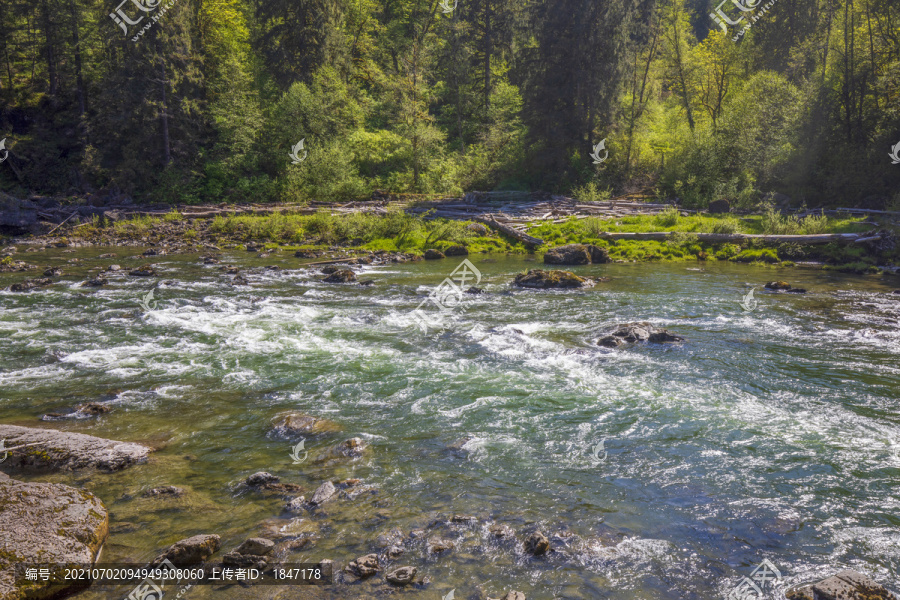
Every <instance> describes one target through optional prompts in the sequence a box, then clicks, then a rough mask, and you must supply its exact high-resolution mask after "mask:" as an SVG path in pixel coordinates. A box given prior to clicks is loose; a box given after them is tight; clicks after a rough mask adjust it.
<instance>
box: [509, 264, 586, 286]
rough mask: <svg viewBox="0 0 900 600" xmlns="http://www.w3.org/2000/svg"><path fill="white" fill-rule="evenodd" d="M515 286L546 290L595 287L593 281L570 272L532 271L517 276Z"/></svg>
mask: <svg viewBox="0 0 900 600" xmlns="http://www.w3.org/2000/svg"><path fill="white" fill-rule="evenodd" d="M513 284H514V285H517V286H519V287H524V288H532V289H540V290H545V289H569V288H580V287H587V286H591V285H593V281H591V280H590V279H585V278H584V277H579V276H578V275H575V274H574V273H570V272H568V271H544V270H542V269H531V270H530V271H528V272H527V273H519V274H518V275H516V278H515V280H514V281H513Z"/></svg>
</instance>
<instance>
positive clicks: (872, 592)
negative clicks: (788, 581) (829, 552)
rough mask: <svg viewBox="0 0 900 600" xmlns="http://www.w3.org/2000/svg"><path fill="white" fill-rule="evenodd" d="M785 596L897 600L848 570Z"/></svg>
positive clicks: (824, 599)
mask: <svg viewBox="0 0 900 600" xmlns="http://www.w3.org/2000/svg"><path fill="white" fill-rule="evenodd" d="M786 596H787V598H788V600H897V597H896V596H894V595H893V594H892V593H891V592H889V591H888V590H887V589H886V588H885V587H884V586H882V585H880V584H878V583H877V582H876V581H874V580H872V579H870V578H869V577H867V576H866V575H863V574H862V573H857V572H856V571H850V570H847V571H841V572H840V573H838V574H836V575H832V576H831V577H828V578H827V579H823V580H822V581H819V582H817V583H813V584H811V585H806V586H803V587H799V588H795V589H792V590H789V591H788V592H787V593H786Z"/></svg>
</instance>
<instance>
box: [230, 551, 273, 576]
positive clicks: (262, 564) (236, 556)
mask: <svg viewBox="0 0 900 600" xmlns="http://www.w3.org/2000/svg"><path fill="white" fill-rule="evenodd" d="M268 562H269V561H268V560H267V559H266V557H265V556H256V555H253V554H241V553H240V552H237V551H232V552H229V553H228V554H226V555H224V556H223V557H222V564H223V565H225V566H226V567H237V568H244V569H251V568H252V569H259V570H260V571H261V570H263V569H265V568H266V566H267V565H268Z"/></svg>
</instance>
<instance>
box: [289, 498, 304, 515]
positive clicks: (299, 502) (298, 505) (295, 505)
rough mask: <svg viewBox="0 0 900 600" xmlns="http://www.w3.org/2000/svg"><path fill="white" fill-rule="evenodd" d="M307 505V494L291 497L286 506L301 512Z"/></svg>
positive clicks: (293, 510)
mask: <svg viewBox="0 0 900 600" xmlns="http://www.w3.org/2000/svg"><path fill="white" fill-rule="evenodd" d="M306 507H307V504H306V496H297V497H296V498H291V499H290V500H289V501H288V503H287V506H286V507H285V508H286V509H287V510H289V511H290V512H301V511H303V510H304V509H305V508H306Z"/></svg>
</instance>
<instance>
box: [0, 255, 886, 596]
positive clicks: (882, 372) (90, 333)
mask: <svg viewBox="0 0 900 600" xmlns="http://www.w3.org/2000/svg"><path fill="white" fill-rule="evenodd" d="M102 251H104V250H100V249H79V250H77V251H76V252H74V253H72V252H69V253H63V251H61V250H52V251H44V252H42V253H40V254H26V255H24V258H25V259H26V260H28V261H29V262H40V264H42V266H47V265H62V266H63V268H64V271H65V275H64V276H63V277H62V278H61V283H59V284H56V285H54V286H52V287H49V288H44V289H41V290H37V291H33V292H30V293H13V292H9V291H6V290H7V289H8V286H9V285H10V284H11V283H13V282H15V281H20V280H21V279H22V278H23V275H22V274H7V275H3V276H0V288H2V289H3V291H0V356H2V364H0V415H2V422H4V423H9V424H18V425H26V426H31V427H53V428H58V429H63V430H67V431H77V432H81V433H88V434H92V435H96V436H100V437H105V438H112V439H118V440H126V441H137V442H142V443H146V444H148V445H152V446H154V447H155V448H158V450H157V451H156V452H154V453H153V454H152V455H151V460H150V461H149V462H148V463H146V464H143V465H137V466H133V467H131V468H128V469H125V470H123V471H120V472H117V473H112V474H105V473H86V472H76V473H55V474H40V475H21V474H20V475H16V476H18V477H20V478H21V479H25V480H34V481H54V482H60V483H66V484H69V485H74V486H78V487H83V488H85V489H87V490H89V491H91V492H93V493H94V494H96V495H97V496H99V497H100V498H101V499H102V501H103V502H104V504H105V505H106V507H107V508H108V510H109V513H110V525H111V530H112V533H111V535H110V537H109V540H108V541H107V544H106V547H105V549H104V554H103V561H104V562H139V561H146V560H149V559H152V558H153V557H154V556H156V555H157V554H158V553H159V552H160V550H161V549H164V548H165V547H167V546H168V545H169V544H172V543H173V542H175V541H177V540H179V539H182V538H185V537H188V536H190V535H194V534H198V533H216V534H219V535H221V536H222V549H221V550H220V551H219V554H218V555H217V556H221V554H223V553H225V552H227V551H228V550H230V549H232V548H234V547H235V546H236V545H238V544H239V543H240V542H241V541H243V540H244V539H246V538H248V537H252V536H263V537H270V538H272V539H275V540H276V541H280V540H282V539H290V538H294V539H298V538H304V537H306V538H309V539H310V542H309V543H308V544H307V545H305V546H303V547H298V548H295V549H294V550H293V551H290V552H289V553H288V555H287V559H289V560H290V561H291V562H303V561H306V562H315V561H319V560H322V559H332V560H334V561H335V563H336V564H337V565H338V566H342V565H345V564H346V563H347V562H348V561H350V560H352V559H354V558H356V557H358V556H361V555H364V554H368V553H370V552H378V551H379V548H380V546H382V545H384V544H385V541H384V540H385V539H387V537H389V533H390V532H391V531H392V530H394V529H395V528H397V529H399V530H400V531H401V532H402V535H403V536H404V537H406V536H407V534H408V533H409V532H410V531H411V530H414V529H423V528H428V527H429V526H431V528H432V529H429V534H428V535H431V532H432V531H434V532H437V533H438V534H439V535H440V536H441V537H443V538H447V539H450V540H452V541H454V542H455V544H456V547H455V548H454V549H453V550H451V551H449V552H445V553H443V554H441V555H439V556H432V555H428V554H427V552H426V550H425V548H424V546H423V545H422V544H421V543H416V542H415V541H409V540H408V539H407V541H406V546H407V551H406V553H405V554H404V555H403V556H402V557H400V558H399V559H398V560H397V561H396V562H395V563H393V564H394V566H399V565H411V566H415V567H418V569H419V577H420V578H421V577H427V578H428V580H429V581H430V583H428V585H427V586H423V587H424V589H423V588H414V589H413V588H407V589H403V590H398V589H395V588H392V587H391V586H388V585H387V584H386V583H385V582H384V580H383V577H380V576H379V577H375V578H372V579H369V580H366V581H364V582H362V583H357V584H352V585H351V584H347V585H341V586H332V587H326V588H311V587H305V586H304V587H300V586H297V587H275V586H267V587H260V586H256V587H252V588H247V587H241V586H236V585H232V586H229V587H194V588H192V589H190V590H188V591H187V592H186V594H185V596H183V597H189V598H213V597H215V598H227V599H232V598H234V599H238V598H241V599H242V598H285V599H287V598H374V597H382V596H386V595H394V596H398V597H410V598H422V599H428V600H438V599H439V598H442V597H445V596H446V595H447V594H448V593H449V592H450V591H451V590H455V597H456V598H458V599H468V598H479V597H481V596H479V594H484V595H485V596H487V597H492V598H496V597H502V596H503V595H504V594H505V593H506V591H508V590H511V589H515V590H520V591H522V592H524V593H525V595H526V597H527V598H528V600H549V599H554V598H571V599H587V598H610V599H640V600H649V599H660V600H663V599H665V600H670V599H671V600H676V599H678V600H684V599H701V598H702V599H707V598H710V599H711V598H724V597H725V596H726V595H727V594H728V593H729V591H730V590H731V589H732V588H734V586H735V585H737V584H738V582H739V581H740V580H741V578H742V577H745V576H748V575H749V574H750V573H751V572H752V571H753V569H754V568H755V566H756V565H757V564H759V563H760V562H761V561H762V560H763V559H768V560H769V561H770V562H771V563H772V564H773V565H775V566H777V568H778V569H779V571H780V572H781V574H782V578H783V580H782V582H781V583H780V584H779V585H777V586H775V585H771V586H769V587H767V588H766V590H765V591H766V594H767V595H766V597H767V598H780V597H782V596H781V595H780V594H781V593H782V592H783V590H784V589H785V588H787V587H789V586H791V585H794V584H797V583H802V582H808V581H811V580H815V579H817V578H821V577H825V576H828V575H830V574H833V573H834V572H836V571H838V570H840V569H842V568H853V569H856V570H859V571H863V572H866V573H868V574H870V575H871V576H873V577H874V578H875V579H877V580H879V581H880V582H881V583H882V584H885V585H887V586H888V587H889V588H893V589H897V588H900V585H898V583H897V582H898V581H900V326H898V322H900V296H898V295H894V294H891V293H890V292H891V291H892V290H893V288H895V287H900V285H898V280H897V279H896V278H893V282H891V280H890V279H891V278H887V280H882V279H881V278H875V277H860V276H850V275H840V274H835V273H829V272H822V271H813V270H807V269H800V268H794V269H785V270H782V269H775V268H756V267H746V266H740V265H732V264H724V263H709V264H704V263H691V264H615V265H591V266H584V267H573V268H572V270H573V271H575V272H576V273H578V274H581V275H589V276H600V275H602V276H604V277H608V278H609V281H606V282H602V283H598V284H597V286H596V287H593V288H589V289H585V290H577V291H531V290H516V289H512V288H510V286H509V282H510V281H511V280H512V278H513V277H514V275H515V274H516V273H518V272H521V271H522V270H524V269H527V268H534V267H535V266H539V265H538V264H537V263H535V262H533V261H529V260H528V259H527V258H524V257H507V256H491V257H489V256H473V257H470V258H471V261H472V262H473V263H474V264H475V266H476V267H477V268H478V269H479V271H480V272H481V275H482V280H481V283H480V284H479V285H480V287H483V288H484V289H485V293H484V294H480V295H467V296H466V298H465V300H464V301H463V304H462V305H461V307H460V308H459V309H458V310H456V311H455V312H454V316H453V317H452V318H451V319H450V320H449V322H448V325H449V327H448V329H447V330H445V331H443V332H440V333H438V332H433V331H432V332H427V333H426V332H423V331H421V330H420V329H418V328H416V327H415V320H414V319H413V317H412V315H411V311H412V310H413V309H414V308H415V307H416V306H417V305H418V304H419V302H421V300H423V299H424V298H425V295H426V294H427V293H428V292H429V291H430V290H431V289H433V287H434V286H436V285H438V284H439V283H441V281H442V280H443V279H444V277H446V276H448V275H449V274H450V271H452V270H453V268H454V267H455V266H456V265H457V264H458V262H459V259H454V258H448V259H447V260H442V261H428V262H419V263H413V264H398V265H390V266H379V267H367V268H365V269H364V272H363V274H361V278H363V279H373V280H375V282H376V284H375V285H372V286H359V285H334V284H326V283H322V282H321V281H320V279H321V277H322V276H321V275H320V274H319V273H318V271H317V270H314V269H312V268H309V269H305V268H302V267H301V262H300V260H299V259H295V258H293V257H288V256H286V255H278V254H276V255H273V257H271V258H266V259H263V258H256V257H253V256H252V255H247V253H243V252H237V251H235V252H233V253H232V254H231V255H226V256H225V257H224V258H223V261H222V263H223V264H225V263H226V262H227V263H230V264H237V265H240V266H242V267H245V271H244V273H245V275H246V276H247V278H248V279H249V282H250V286H234V285H232V283H231V279H232V278H231V276H227V275H225V274H223V273H222V271H221V270H220V268H219V267H220V265H203V264H202V263H201V261H199V260H198V258H199V257H198V256H196V255H194V256H191V255H179V256H160V257H152V258H149V259H146V262H153V263H154V264H156V265H158V270H159V271H160V277H159V278H158V279H147V278H137V277H128V276H125V275H122V276H118V277H111V279H110V284H109V285H108V286H106V287H104V288H101V289H98V290H94V289H92V288H82V287H79V284H80V282H81V281H83V280H84V279H85V278H86V277H87V274H88V272H89V270H91V269H96V268H97V267H105V266H106V265H107V264H109V263H111V262H118V263H120V264H122V265H123V267H125V269H126V270H127V269H128V268H133V267H134V266H135V265H139V264H141V263H142V262H145V261H142V260H138V259H135V258H133V257H128V256H127V255H129V254H136V253H138V252H139V250H138V249H131V250H124V251H123V250H121V249H120V250H118V254H119V256H118V258H116V259H114V260H112V259H104V260H101V259H98V258H97V257H98V255H99V254H100V253H101V252H102ZM72 258H79V262H75V263H70V262H68V261H70V260H71V259H72ZM266 265H278V266H280V267H282V270H279V271H275V270H266V269H264V268H263V267H264V266H266ZM32 276H33V275H32ZM773 279H785V280H788V281H790V282H791V283H792V284H794V285H795V286H798V287H805V288H807V289H809V293H808V294H806V295H800V294H774V293H764V292H762V291H761V286H762V284H763V283H765V282H766V281H768V280H773ZM891 283H893V285H890V284H891ZM752 286H757V287H756V299H757V300H758V306H757V307H756V309H755V310H753V311H745V310H743V309H742V308H741V306H740V305H739V302H740V301H741V299H742V296H743V295H744V294H746V293H747V292H748V291H749V290H750V289H751V287H752ZM151 288H153V289H154V296H153V299H152V301H149V303H148V306H147V307H146V308H149V309H150V310H146V309H145V308H143V307H142V306H141V304H140V302H141V300H142V299H145V296H146V294H147V292H148V291H150V289H151ZM641 320H646V321H651V322H653V323H654V324H655V325H657V326H662V327H666V328H668V329H669V330H670V331H672V332H674V333H677V334H679V335H682V336H684V337H686V338H687V341H686V342H684V343H680V344H655V345H654V344H650V345H636V346H633V347H626V348H620V349H615V350H611V349H605V348H600V347H598V346H597V345H596V340H597V339H598V338H599V337H600V336H601V335H602V334H604V333H605V332H607V331H609V330H610V329H611V328H612V327H614V326H615V325H616V324H617V323H623V322H629V321H641ZM87 401H92V402H98V401H99V402H104V403H107V404H108V405H109V406H110V407H111V408H112V411H111V412H109V413H107V414H104V415H102V416H100V417H95V418H90V419H81V420H64V421H54V422H42V421H40V420H39V419H40V417H41V415H43V414H45V413H49V412H62V411H65V410H68V409H70V408H71V407H72V406H74V405H76V404H79V403H82V402H87ZM285 411H299V412H303V413H307V414H311V415H315V416H318V417H324V418H327V419H330V420H332V421H335V422H336V423H338V424H340V426H341V427H342V428H343V431H342V432H341V433H338V434H333V435H326V436H323V437H320V438H315V439H312V438H310V439H309V440H307V441H306V450H308V451H309V452H310V454H311V455H312V454H314V453H315V452H316V451H317V450H318V449H320V448H324V447H325V446H328V445H332V444H335V443H337V442H340V441H342V440H344V439H347V438H349V437H354V436H355V437H359V438H361V439H363V440H364V441H365V442H366V443H367V444H368V449H367V451H366V453H365V454H364V456H363V457H361V458H357V459H355V460H348V461H341V462H338V463H336V464H319V463H314V462H313V461H307V462H304V463H303V464H300V465H295V464H292V463H293V461H292V459H291V456H290V452H291V447H292V445H293V444H294V443H295V442H296V441H297V440H296V439H293V440H287V439H283V438H279V437H277V436H275V435H272V432H271V422H272V419H273V418H275V417H276V416H277V415H279V414H281V413H284V412H285ZM466 436H469V439H468V441H466V442H465V445H464V446H463V447H462V449H459V450H456V451H454V450H451V449H448V446H450V445H452V444H453V443H454V442H457V441H459V440H461V439H465V437H466ZM601 443H602V446H600V444H601ZM257 471H268V472H271V473H273V474H275V475H278V476H280V477H281V480H282V482H289V483H297V484H300V485H302V486H303V488H304V492H305V495H306V497H307V498H308V497H309V496H310V494H311V493H312V491H313V490H315V489H316V487H317V486H318V485H319V484H320V483H321V482H322V481H324V480H328V479H330V480H340V479H346V478H359V479H361V480H362V481H363V483H364V484H365V485H368V486H372V488H373V489H372V490H371V491H370V492H369V493H365V494H361V495H359V496H358V497H356V498H355V499H352V500H350V499H340V500H335V501H333V502H331V503H329V504H327V505H325V507H324V508H323V510H322V511H319V512H317V513H307V512H301V513H288V512H285V510H284V507H285V500H284V499H283V498H281V497H278V496H272V495H268V496H267V495H262V494H260V493H258V492H255V491H253V490H250V489H248V488H247V487H246V486H244V485H242V482H243V481H244V479H246V477H247V476H248V475H250V474H251V473H254V472H257ZM163 485H175V486H178V487H182V488H184V489H185V490H186V492H187V493H186V494H185V495H184V496H182V497H181V498H169V499H166V498H146V497H144V496H142V492H143V491H145V490H147V489H149V488H153V487H159V486H163ZM453 515H470V516H474V517H476V518H477V520H476V521H475V522H474V523H450V524H447V523H446V521H447V520H448V519H449V518H450V517H451V516H453ZM494 524H506V525H508V526H510V527H511V528H512V529H513V530H514V531H515V532H516V534H517V536H518V539H519V540H520V542H521V540H522V539H524V537H525V535H526V534H527V532H530V531H532V530H536V529H537V530H540V531H542V532H544V533H546V534H547V535H548V536H549V537H550V538H551V541H552V545H553V547H554V548H555V549H556V550H558V551H555V552H552V553H551V554H549V555H546V556H543V557H539V558H535V557H531V556H529V555H527V554H525V553H524V552H523V551H522V548H521V543H519V544H518V545H514V544H513V545H511V544H504V543H501V542H498V541H496V540H495V539H494V538H493V536H492V535H491V534H490V532H489V527H490V526H491V525H494ZM379 536H381V539H379ZM127 592H128V590H127V589H124V588H122V589H118V588H98V587H97V586H95V587H93V588H91V589H90V590H88V591H86V592H83V593H82V594H80V595H79V598H84V599H90V600H93V599H95V598H121V597H124V596H125V595H126V594H127ZM174 597H175V595H174V594H172V598H174ZM167 600H168V599H167Z"/></svg>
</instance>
